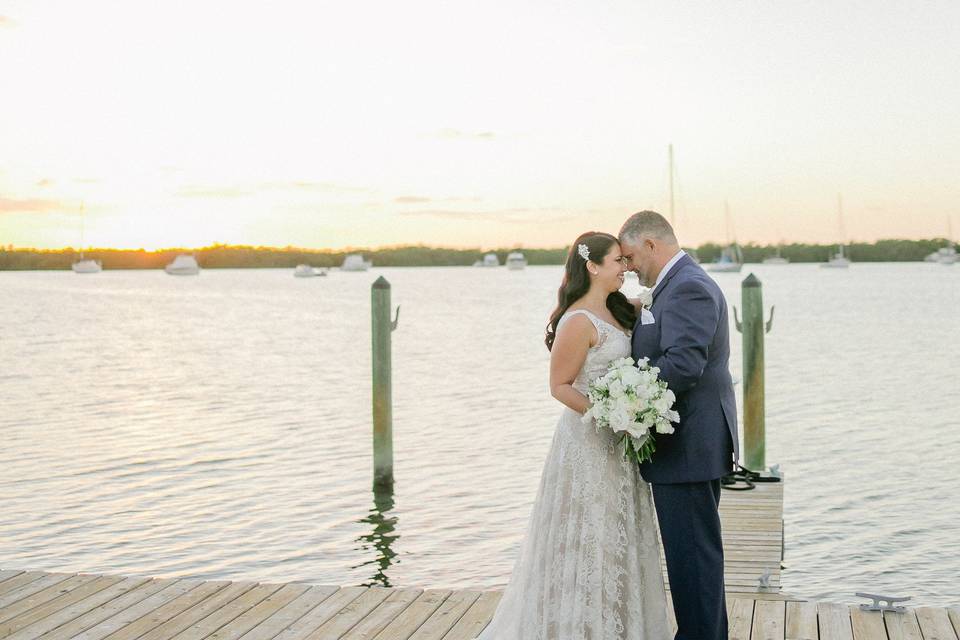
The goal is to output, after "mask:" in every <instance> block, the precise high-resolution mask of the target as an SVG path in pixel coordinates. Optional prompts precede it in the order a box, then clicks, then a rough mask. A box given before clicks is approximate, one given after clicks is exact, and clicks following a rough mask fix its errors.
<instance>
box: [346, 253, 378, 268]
mask: <svg viewBox="0 0 960 640" xmlns="http://www.w3.org/2000/svg"><path fill="white" fill-rule="evenodd" d="M372 266H373V262H372V261H370V260H364V259H363V256H362V255H360V254H359V253H351V254H350V255H348V256H347V257H346V258H344V259H343V265H342V266H341V267H340V271H367V270H368V269H370V267H372Z"/></svg>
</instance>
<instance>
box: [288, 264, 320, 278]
mask: <svg viewBox="0 0 960 640" xmlns="http://www.w3.org/2000/svg"><path fill="white" fill-rule="evenodd" d="M317 275H320V274H318V273H317V270H316V269H314V268H313V267H311V266H310V265H308V264H298V265H297V267H296V268H295V269H294V270H293V277H295V278H312V277H314V276H317ZM324 275H326V274H324Z"/></svg>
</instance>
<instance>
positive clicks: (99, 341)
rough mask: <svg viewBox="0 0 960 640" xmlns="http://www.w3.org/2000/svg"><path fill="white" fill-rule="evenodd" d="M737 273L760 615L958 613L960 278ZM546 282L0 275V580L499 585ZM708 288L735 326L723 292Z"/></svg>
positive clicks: (543, 431)
mask: <svg viewBox="0 0 960 640" xmlns="http://www.w3.org/2000/svg"><path fill="white" fill-rule="evenodd" d="M749 270H750V271H754V272H755V273H756V274H757V275H758V276H759V277H760V278H761V280H762V281H763V283H764V299H765V303H766V306H767V307H768V308H769V306H770V305H771V304H774V305H776V318H775V320H774V325H773V331H772V332H771V333H770V334H768V336H767V349H766V353H767V385H768V386H767V397H768V405H767V412H768V413H767V432H768V442H767V459H768V462H773V463H780V464H781V465H782V467H783V469H784V470H785V471H786V474H787V484H786V502H785V519H786V558H785V563H786V566H787V568H786V570H785V571H784V573H783V585H784V590H785V591H786V592H789V593H791V594H795V595H799V596H806V597H811V598H819V599H832V600H840V601H850V600H851V599H852V594H853V592H854V591H857V590H867V591H873V592H880V593H890V594H894V595H912V596H913V597H914V600H915V602H917V603H920V604H930V605H944V604H954V603H957V602H958V601H960V578H958V575H960V546H958V542H957V541H958V539H960V500H958V497H957V487H958V486H960V465H958V464H957V458H958V456H960V428H958V427H960V417H958V415H960V394H958V392H957V389H958V384H957V382H958V376H957V374H956V372H957V363H956V356H957V345H958V344H960V322H958V320H957V317H958V311H960V267H954V268H945V267H941V266H939V265H928V264H886V265H883V264H877V265H868V264H856V265H854V266H853V267H852V268H851V269H850V270H849V271H846V272H844V271H826V270H821V269H818V268H817V267H816V266H815V265H790V266H787V267H775V266H763V265H756V266H751V268H750V269H749ZM378 275H384V276H386V277H387V278H388V279H389V280H390V282H391V283H392V284H393V297H394V302H395V303H399V304H400V305H401V306H402V309H401V313H400V325H399V328H398V329H397V331H396V332H395V333H394V336H393V339H394V406H395V408H394V421H395V443H394V444H395V451H396V454H395V455H396V472H397V485H396V494H395V496H394V497H393V498H392V499H391V498H390V497H388V496H380V497H379V498H375V496H374V495H373V494H372V493H371V491H370V479H371V450H370V447H371V445H370V355H369V352H370V328H369V324H370V320H369V313H370V310H369V304H370V303H369V300H370V284H371V283H372V281H373V280H374V279H375V278H376V277H377V276H378ZM742 275H744V276H745V275H746V271H745V272H744V274H742ZM559 277H560V269H559V267H531V268H528V269H527V270H525V271H521V272H508V271H507V270H505V269H499V270H485V269H472V268H430V269H426V268H424V269H419V268H418V269H375V270H373V271H371V272H369V273H360V274H357V273H332V274H331V275H330V276H329V277H327V278H314V279H297V278H293V277H292V272H291V271H289V270H249V271H244V270H223V271H213V270H211V271H205V272H204V273H203V274H202V275H201V276H199V277H196V278H176V277H170V276H167V275H165V274H163V273H162V272H159V271H158V272H145V271H129V272H119V271H105V272H103V273H102V274H99V275H94V276H78V275H75V274H73V273H69V272H64V273H61V272H57V273H54V272H25V273H11V272H5V273H0V312H2V313H0V365H2V366H0V401H2V405H0V433H2V435H3V450H2V451H3V453H2V461H0V505H2V517H0V566H3V567H10V568H13V567H16V568H31V569H45V570H60V571H84V572H109V573H124V574H145V575H157V576H177V575H191V576H197V577H201V578H222V579H257V580H263V581H293V580H297V581H308V582H314V583H327V584H375V583H379V584H391V585H394V586H408V585H417V586H431V587H468V586H470V587H497V586H502V585H503V584H504V583H505V582H506V580H507V577H508V576H509V572H510V569H511V565H512V561H513V556H514V553H515V550H516V549H517V546H518V544H519V542H520V538H521V536H522V534H523V529H524V526H525V522H526V518H527V514H528V511H529V508H530V504H531V502H532V500H533V497H534V492H535V490H536V484H537V481H538V478H539V474H540V470H541V467H542V464H543V459H544V456H545V454H546V451H547V447H548V445H549V441H550V437H551V435H552V430H553V426H554V423H555V419H556V417H557V415H558V413H559V411H560V408H559V406H558V405H557V404H556V403H555V401H554V400H553V399H552V398H550V396H549V393H548V389H547V363H548V353H547V351H546V349H545V348H544V347H543V344H542V335H543V333H542V332H543V326H544V324H545V322H546V318H547V316H548V314H549V311H550V310H551V308H552V306H553V303H554V296H555V291H556V286H557V284H558V281H559ZM716 277H717V279H718V281H719V282H720V283H721V285H722V286H723V288H724V291H725V292H726V294H727V297H728V300H730V302H731V304H736V305H737V306H739V283H740V280H741V277H740V276H738V275H736V274H717V275H716ZM732 335H733V340H734V344H733V345H732V346H733V353H734V361H733V362H732V363H731V365H732V370H733V373H734V376H735V377H737V378H739V376H740V344H739V339H740V338H739V334H737V333H736V332H734V333H733V334H732ZM738 390H739V387H738Z"/></svg>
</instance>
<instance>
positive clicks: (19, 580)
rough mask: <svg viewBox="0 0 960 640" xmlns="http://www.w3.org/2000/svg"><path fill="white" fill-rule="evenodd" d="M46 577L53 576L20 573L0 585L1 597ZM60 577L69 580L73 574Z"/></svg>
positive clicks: (38, 572)
mask: <svg viewBox="0 0 960 640" xmlns="http://www.w3.org/2000/svg"><path fill="white" fill-rule="evenodd" d="M46 575H51V574H47V573H44V572H43V571H24V572H22V573H20V574H19V575H16V576H14V577H12V578H8V579H6V580H4V581H3V582H2V583H0V596H5V595H6V594H8V593H10V592H11V591H15V590H17V589H20V588H21V587H23V586H25V585H27V584H30V583H31V582H33V581H35V580H39V579H40V578H42V577H43V576H46ZM59 575H62V576H63V579H66V578H67V577H68V576H70V575H71V574H69V573H64V574H59ZM2 607H3V605H0V608H2Z"/></svg>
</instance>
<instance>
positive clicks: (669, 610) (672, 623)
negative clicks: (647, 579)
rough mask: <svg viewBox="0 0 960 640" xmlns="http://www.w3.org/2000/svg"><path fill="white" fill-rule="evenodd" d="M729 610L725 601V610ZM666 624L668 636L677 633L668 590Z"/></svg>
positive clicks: (675, 613) (675, 617)
mask: <svg viewBox="0 0 960 640" xmlns="http://www.w3.org/2000/svg"><path fill="white" fill-rule="evenodd" d="M664 584H666V578H664ZM729 610H730V602H729V601H728V602H727V611H729ZM667 625H668V627H669V629H670V637H671V638H672V637H673V636H675V635H676V634H677V612H676V611H674V610H673V599H672V598H671V597H670V592H667Z"/></svg>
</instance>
